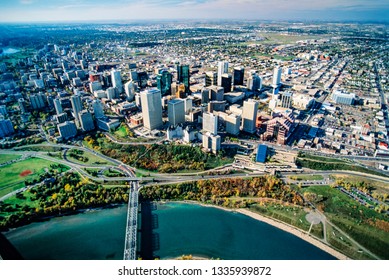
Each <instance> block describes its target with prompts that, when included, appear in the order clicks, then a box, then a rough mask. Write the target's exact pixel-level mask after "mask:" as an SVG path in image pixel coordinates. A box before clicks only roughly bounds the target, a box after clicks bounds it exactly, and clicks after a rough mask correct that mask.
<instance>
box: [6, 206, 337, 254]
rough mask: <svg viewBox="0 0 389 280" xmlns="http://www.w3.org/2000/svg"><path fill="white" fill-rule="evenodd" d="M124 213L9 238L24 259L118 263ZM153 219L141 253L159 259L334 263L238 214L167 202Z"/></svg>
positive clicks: (101, 213)
mask: <svg viewBox="0 0 389 280" xmlns="http://www.w3.org/2000/svg"><path fill="white" fill-rule="evenodd" d="M126 210H127V209H126V206H120V207H117V208H110V209H103V210H93V211H88V212H85V213H82V214H78V215H74V216H65V217H58V218H53V219H51V220H49V221H45V222H40V223H34V224H30V225H27V226H24V227H21V228H18V229H15V230H12V231H10V232H7V233H6V234H5V235H6V237H7V238H8V239H9V241H10V242H11V243H12V244H13V245H14V246H15V247H16V248H17V249H18V251H19V252H20V253H21V254H22V256H23V257H24V258H25V259H38V260H39V259H40V260H42V259H43V260H50V259H57V260H58V259H59V260H66V259H80V260H82V259H88V260H105V259H118V260H120V259H122V257H123V247H124V233H125V223H126V215H127V213H126ZM149 216H150V217H151V216H152V220H153V227H150V229H149V230H150V232H149V234H146V235H142V236H143V239H144V240H142V242H143V245H142V250H145V251H144V252H142V254H145V255H146V254H147V252H146V250H148V253H152V254H153V256H154V257H159V258H161V259H166V258H174V257H177V256H181V255H183V254H192V255H197V256H204V257H208V258H220V259H226V260H227V259H254V260H255V259H258V260H259V259H297V260H298V259H306V260H309V259H334V257H332V256H331V255H329V254H327V253H326V252H324V251H322V250H320V249H318V248H316V247H314V246H313V245H311V244H309V243H307V242H305V241H303V240H301V239H299V238H297V237H295V236H294V235H291V234H289V233H286V232H284V231H281V230H279V229H277V228H275V227H272V226H270V225H268V224H266V223H262V222H259V221H257V220H254V219H252V218H250V217H247V216H244V215H242V214H238V213H232V212H227V211H223V210H220V209H216V208H211V207H203V206H200V205H196V204H185V203H166V204H158V206H157V210H155V211H152V212H150V213H149ZM146 218H147V215H146V216H142V219H146ZM145 231H147V230H146V229H145ZM145 236H149V238H147V239H146V238H145ZM145 245H146V246H145Z"/></svg>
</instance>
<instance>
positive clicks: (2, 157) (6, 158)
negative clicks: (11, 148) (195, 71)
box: [0, 154, 21, 164]
mask: <svg viewBox="0 0 389 280" xmlns="http://www.w3.org/2000/svg"><path fill="white" fill-rule="evenodd" d="M20 157H21V156H20V155H11V154H8V155H5V154H1V155H0V164H3V163H5V162H8V161H11V160H14V159H18V158H20Z"/></svg>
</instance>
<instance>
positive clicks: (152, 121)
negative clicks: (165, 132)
mask: <svg viewBox="0 0 389 280" xmlns="http://www.w3.org/2000/svg"><path fill="white" fill-rule="evenodd" d="M140 97H141V105H142V114H143V124H144V126H145V128H147V129H149V130H153V129H158V128H161V127H162V126H163V121H162V101H161V91H160V90H159V89H157V88H153V89H149V90H145V91H142V92H141V93H140Z"/></svg>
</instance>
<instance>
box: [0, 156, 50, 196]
mask: <svg viewBox="0 0 389 280" xmlns="http://www.w3.org/2000/svg"><path fill="white" fill-rule="evenodd" d="M51 164H54V162H51V161H47V160H44V159H40V158H29V159H26V160H23V161H19V162H16V163H13V164H10V165H7V166H4V167H2V168H0V196H3V195H6V194H8V193H10V192H12V191H15V190H18V189H20V188H23V187H24V181H26V180H28V179H34V178H36V177H38V176H39V175H41V174H44V173H46V169H48V168H49V167H50V165H51ZM26 171H31V174H30V175H26V176H21V173H22V172H26Z"/></svg>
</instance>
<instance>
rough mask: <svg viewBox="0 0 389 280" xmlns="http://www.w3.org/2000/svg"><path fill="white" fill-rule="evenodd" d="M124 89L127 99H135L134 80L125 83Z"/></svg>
mask: <svg viewBox="0 0 389 280" xmlns="http://www.w3.org/2000/svg"><path fill="white" fill-rule="evenodd" d="M124 91H125V93H126V95H127V100H128V101H134V99H135V86H134V82H133V81H132V80H131V81H128V82H127V83H125V85H124Z"/></svg>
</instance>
